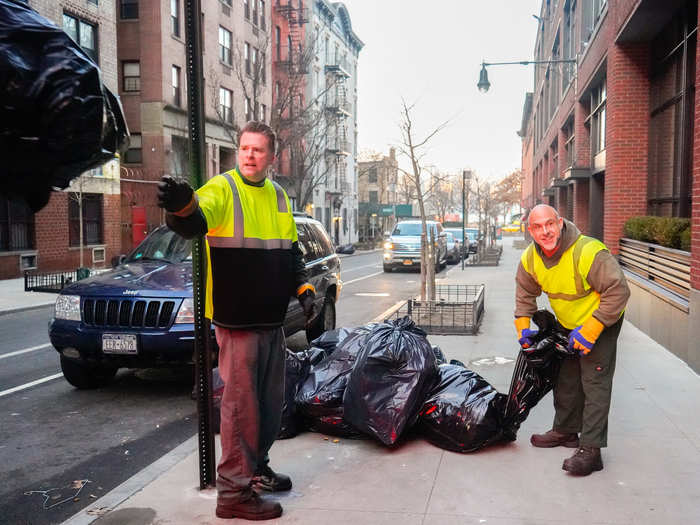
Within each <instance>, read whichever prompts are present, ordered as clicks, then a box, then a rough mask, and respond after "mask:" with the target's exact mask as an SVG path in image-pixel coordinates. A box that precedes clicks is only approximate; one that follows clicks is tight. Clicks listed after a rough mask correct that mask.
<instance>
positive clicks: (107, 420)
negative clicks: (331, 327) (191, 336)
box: [0, 252, 445, 525]
mask: <svg viewBox="0 0 700 525" xmlns="http://www.w3.org/2000/svg"><path fill="white" fill-rule="evenodd" d="M444 272H445V270H443V272H441V274H439V277H440V276H443V275H444ZM341 279H342V281H343V283H344V285H343V289H342V292H341V297H340V300H339V302H338V304H337V323H336V325H337V326H338V327H340V326H358V325H361V324H364V323H366V322H368V321H370V320H371V319H373V318H375V317H376V316H378V315H379V314H381V313H382V312H384V311H386V310H387V309H388V308H390V307H391V306H393V305H394V304H396V302H398V301H400V300H403V299H406V298H408V297H410V296H413V295H415V294H416V292H417V290H418V286H419V282H420V274H419V273H418V272H416V271H413V272H411V271H402V272H394V273H391V274H385V273H384V272H383V271H382V266H381V253H380V252H373V253H369V254H361V255H355V256H352V257H344V258H343V259H342V268H341ZM52 313H53V309H52V308H40V309H36V310H30V311H24V312H21V313H17V314H9V315H4V316H0V421H2V424H0V465H1V466H0V479H2V483H0V522H1V523H8V524H13V525H15V524H16V525H24V524H31V525H43V524H51V523H61V522H62V521H63V520H65V519H66V518H68V517H70V516H72V515H73V514H75V513H76V512H78V511H79V510H80V509H82V508H83V507H85V506H87V505H89V504H90V502H91V501H93V500H94V499H96V498H99V497H101V496H102V495H104V494H105V493H107V492H109V491H110V490H111V489H112V488H114V487H116V486H117V485H119V484H120V483H122V482H123V481H125V480H126V479H128V478H130V477H131V476H132V475H134V474H135V473H137V472H138V471H140V470H141V469H142V468H144V467H145V466H147V465H149V464H150V463H152V462H153V461H155V460H157V459H158V458H160V457H161V456H163V455H164V454H166V453H167V452H169V451H170V450H172V449H173V448H175V447H176V446H177V445H179V444H180V443H182V442H184V441H185V440H186V439H188V438H189V437H191V436H192V435H194V434H195V433H196V430H197V429H196V424H197V414H196V406H195V402H194V401H192V400H191V398H190V392H191V390H192V371H191V370H190V369H188V368H184V369H158V370H155V369H149V370H138V371H135V370H120V371H119V373H118V374H117V377H116V378H115V380H114V382H113V383H111V384H110V385H109V386H107V387H104V388H100V389H97V390H82V391H81V390H76V389H75V388H73V387H72V386H71V385H69V384H68V383H67V382H66V381H65V380H64V379H63V377H62V375H61V370H60V365H59V359H58V353H57V352H56V351H55V350H54V349H53V347H51V345H50V344H49V340H48V334H47V325H48V321H49V319H50V317H51V315H52ZM287 343H288V346H289V347H290V348H292V349H293V350H300V349H303V348H306V346H307V342H306V337H305V336H304V334H303V333H298V334H296V335H293V336H291V337H289V338H288V341H287ZM193 476H194V474H193ZM85 480H88V481H85ZM193 483H194V484H196V483H197V480H196V479H194V477H193ZM81 486H82V489H81V488H80V487H81Z"/></svg>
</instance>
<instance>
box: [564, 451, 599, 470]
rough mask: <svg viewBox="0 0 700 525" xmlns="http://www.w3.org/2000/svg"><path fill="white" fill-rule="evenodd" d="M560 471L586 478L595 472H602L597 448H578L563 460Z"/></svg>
mask: <svg viewBox="0 0 700 525" xmlns="http://www.w3.org/2000/svg"><path fill="white" fill-rule="evenodd" d="M561 468H562V469H564V470H566V471H568V472H571V473H572V474H576V475H577V476H588V475H589V474H590V473H591V472H594V471H596V470H603V458H601V457H600V449H599V448H598V447H580V448H579V449H578V450H576V452H574V455H573V456H571V457H570V458H567V459H565V460H564V464H563V465H562V466H561Z"/></svg>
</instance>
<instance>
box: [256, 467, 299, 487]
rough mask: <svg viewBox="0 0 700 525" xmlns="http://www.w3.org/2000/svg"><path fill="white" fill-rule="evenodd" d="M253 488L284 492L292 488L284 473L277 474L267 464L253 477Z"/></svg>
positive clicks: (290, 481)
mask: <svg viewBox="0 0 700 525" xmlns="http://www.w3.org/2000/svg"><path fill="white" fill-rule="evenodd" d="M252 486H253V488H254V489H262V490H267V491H269V492H284V491H286V490H290V489H291V488H292V480H291V479H290V478H289V476H286V475H285V474H277V473H276V472H275V471H274V470H272V469H271V468H270V466H269V465H265V466H264V467H262V468H261V469H260V470H259V472H257V473H256V474H255V476H254V477H253V485H252Z"/></svg>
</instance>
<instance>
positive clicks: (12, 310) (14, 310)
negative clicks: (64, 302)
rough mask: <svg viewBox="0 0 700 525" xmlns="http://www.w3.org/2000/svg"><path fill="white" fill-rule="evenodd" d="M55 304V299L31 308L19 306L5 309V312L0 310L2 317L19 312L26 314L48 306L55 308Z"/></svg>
mask: <svg viewBox="0 0 700 525" xmlns="http://www.w3.org/2000/svg"><path fill="white" fill-rule="evenodd" d="M54 304H56V300H55V299H54V300H53V301H51V302H47V303H42V304H33V305H30V306H17V307H14V308H5V309H3V310H0V317H1V316H3V315H9V314H16V313H17V312H25V311H27V310H37V309H39V308H46V307H47V306H53V305H54Z"/></svg>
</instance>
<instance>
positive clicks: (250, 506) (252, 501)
mask: <svg viewBox="0 0 700 525" xmlns="http://www.w3.org/2000/svg"><path fill="white" fill-rule="evenodd" d="M281 515H282V505H280V504H279V503H277V502H276V501H268V500H266V499H264V498H262V497H260V496H259V495H258V493H257V492H254V491H251V492H250V497H249V498H248V499H246V500H244V501H239V502H237V503H221V502H217V503H216V517H217V518H225V519H231V518H243V519H244V520H253V521H260V520H271V519H273V518H279V517H280V516H281Z"/></svg>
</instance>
